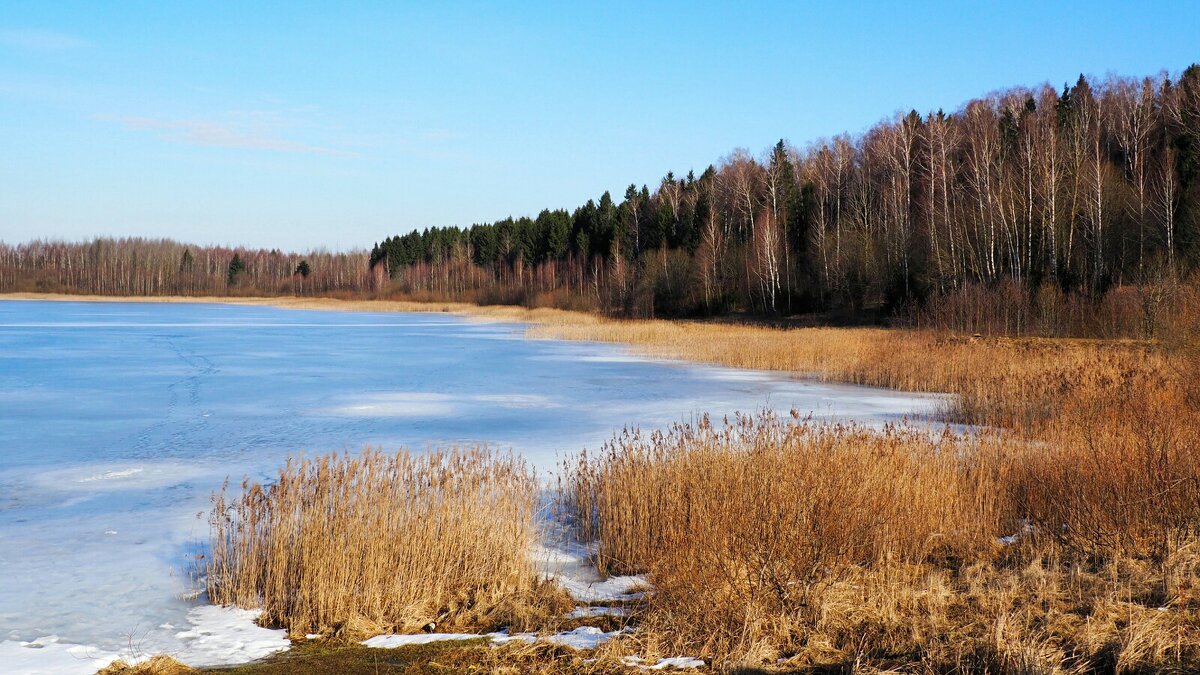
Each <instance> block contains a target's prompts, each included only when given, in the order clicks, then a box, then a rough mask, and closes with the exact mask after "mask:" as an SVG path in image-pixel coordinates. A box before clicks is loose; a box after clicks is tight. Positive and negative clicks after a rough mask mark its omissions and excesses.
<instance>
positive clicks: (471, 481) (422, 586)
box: [207, 449, 557, 637]
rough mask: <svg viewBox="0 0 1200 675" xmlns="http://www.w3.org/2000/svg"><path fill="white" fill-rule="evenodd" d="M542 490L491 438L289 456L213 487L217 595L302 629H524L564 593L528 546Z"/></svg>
mask: <svg viewBox="0 0 1200 675" xmlns="http://www.w3.org/2000/svg"><path fill="white" fill-rule="evenodd" d="M537 489H538V485H537V482H536V480H535V478H534V476H533V474H532V472H531V470H530V469H529V468H528V467H527V466H526V465H525V464H524V462H523V461H521V460H519V459H517V458H515V457H513V456H512V455H511V454H499V453H495V452H491V451H489V450H486V449H467V450H447V451H433V452H430V453H427V454H412V453H408V452H403V451H402V452H398V453H395V454H387V453H383V452H379V451H373V450H367V451H364V452H363V453H362V454H360V455H355V456H351V455H341V456H337V455H328V456H323V457H319V458H316V459H309V460H303V459H301V460H290V461H289V462H288V464H287V465H286V466H285V467H284V468H283V469H282V470H281V471H280V473H279V477H278V480H277V481H276V482H275V483H273V484H271V485H267V486H263V485H259V484H257V483H243V486H242V491H241V493H240V494H239V495H235V496H232V497H227V496H226V494H225V492H224V491H222V493H220V494H218V495H215V496H214V509H213V513H212V520H211V525H212V537H211V541H212V544H211V551H210V555H209V557H208V563H207V578H208V593H209V598H210V599H211V600H212V601H213V602H214V603H219V604H233V605H238V606H242V607H261V608H262V609H263V617H262V621H263V622H264V623H266V624H268V625H276V626H283V627H286V628H287V629H288V630H289V631H290V632H291V633H292V634H301V635H302V634H305V633H321V634H325V635H337V636H343V637H356V636H363V635H368V634H378V633H382V632H390V631H395V632H416V631H419V630H420V629H421V628H422V627H423V626H424V625H426V624H427V623H428V622H430V621H433V622H436V623H437V625H438V626H439V628H457V629H495V628H497V627H499V626H501V625H514V626H515V627H518V628H520V627H523V626H525V625H527V624H530V623H531V622H534V621H536V620H538V619H542V618H545V616H547V615H549V614H551V613H552V610H554V609H555V607H554V604H555V601H556V599H557V596H556V595H555V594H554V593H553V592H552V589H550V588H548V587H547V586H546V585H545V584H543V583H542V582H540V581H539V580H538V579H537V572H536V570H535V569H534V567H533V565H532V563H531V562H530V560H529V556H528V551H529V548H530V545H531V544H532V542H533V540H534V537H535V535H536V532H535V521H534V508H535V500H536V493H537Z"/></svg>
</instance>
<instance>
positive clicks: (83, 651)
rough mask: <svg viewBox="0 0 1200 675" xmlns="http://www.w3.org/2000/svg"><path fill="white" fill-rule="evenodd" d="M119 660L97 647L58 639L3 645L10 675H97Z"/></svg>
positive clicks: (0, 659) (0, 653)
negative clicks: (96, 674)
mask: <svg viewBox="0 0 1200 675" xmlns="http://www.w3.org/2000/svg"><path fill="white" fill-rule="evenodd" d="M118 658H120V656H119V655H118V654H112V653H109V652H105V651H101V650H99V649H95V648H93V647H88V646H85V645H76V644H71V643H69V642H60V641H59V638H58V636H56V635H47V636H45V637H40V638H37V639H35V640H29V641H21V642H18V641H15V640H3V641H0V663H2V664H4V666H3V667H4V672H6V673H23V674H24V675H93V673H95V672H96V671H97V670H100V669H101V668H104V667H106V666H108V665H109V664H110V663H112V662H113V661H116V660H117V659H118Z"/></svg>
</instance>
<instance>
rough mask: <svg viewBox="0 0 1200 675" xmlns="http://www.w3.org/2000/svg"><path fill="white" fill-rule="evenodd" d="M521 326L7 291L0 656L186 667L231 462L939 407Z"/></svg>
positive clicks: (538, 448)
mask: <svg viewBox="0 0 1200 675" xmlns="http://www.w3.org/2000/svg"><path fill="white" fill-rule="evenodd" d="M522 330H523V329H522V327H521V326H519V325H514V324H498V323H478V322H472V321H468V320H465V319H462V318H459V317H454V316H447V315H441V314H384V313H378V314H376V313H343V312H321V311H296V310H284V309H276V308H269V307H252V306H235V305H211V304H140V303H76V302H25V301H0V659H3V658H5V656H4V655H5V654H9V655H12V654H14V653H16V654H19V655H21V656H22V657H23V658H24V657H28V656H31V655H32V654H33V651H32V650H33V649H35V648H36V645H37V644H42V645H43V648H42V649H38V650H37V651H38V653H45V655H46V659H47V664H49V659H50V657H51V656H53V655H57V657H59V658H66V657H64V656H63V652H62V651H61V650H56V649H51V648H47V647H53V646H54V645H55V644H57V643H56V642H54V640H47V639H46V638H47V636H56V638H57V641H58V642H60V643H67V644H74V645H83V646H86V647H85V649H83V650H82V651H87V652H88V653H89V654H90V653H100V652H102V651H112V652H116V651H119V650H122V649H128V648H130V646H131V645H132V646H134V648H135V650H139V649H140V650H141V651H166V652H171V653H181V654H182V655H183V656H184V657H185V660H186V657H187V653H186V652H187V649H188V648H189V646H191V647H194V644H193V643H189V642H188V641H187V640H186V639H185V638H181V637H180V635H185V636H186V634H188V633H189V632H190V633H196V632H197V631H199V632H200V633H203V630H200V629H196V630H189V627H190V626H192V624H195V622H196V621H195V617H196V616H197V614H196V612H194V611H193V612H192V614H191V615H189V611H192V610H194V609H195V607H196V605H197V604H198V602H200V601H198V600H197V599H195V584H194V582H193V581H192V579H191V574H190V573H191V570H192V568H193V558H194V555H195V553H196V551H197V543H198V542H200V541H202V540H204V539H205V538H206V536H207V520H206V515H205V510H206V508H207V506H208V504H209V498H210V495H211V493H212V492H213V490H215V489H218V488H219V487H220V485H221V482H222V481H223V480H224V479H225V477H226V476H229V477H231V478H232V479H233V481H234V482H237V481H240V479H241V478H242V476H244V475H248V476H250V477H251V478H254V479H269V478H271V476H272V475H273V473H274V472H275V471H276V469H277V468H278V466H279V465H280V464H281V463H282V461H283V460H284V458H285V457H286V456H287V455H288V454H289V453H297V452H301V451H304V452H309V453H320V452H325V451H330V450H342V449H348V450H357V449H360V448H362V447H364V446H380V447H383V448H389V449H393V448H398V447H401V446H405V447H409V448H414V449H420V448H425V447H428V446H430V445H432V444H453V443H459V444H463V443H484V442H486V443H489V444H492V445H496V446H500V447H511V448H513V449H514V450H516V451H517V452H520V453H521V454H523V455H524V456H525V457H527V458H528V459H529V460H530V461H531V462H532V463H533V464H534V465H535V466H538V467H539V468H540V469H542V470H546V471H548V470H551V469H553V467H554V465H555V464H556V461H557V457H558V456H560V455H561V454H563V453H570V452H576V451H578V450H579V449H581V448H583V447H589V448H595V447H597V446H599V445H600V444H601V443H602V442H603V441H605V440H607V439H608V438H609V437H611V435H612V434H613V433H614V432H615V431H617V430H619V429H620V428H621V427H623V426H626V425H631V426H632V425H639V426H642V427H643V428H650V427H661V426H666V425H668V424H670V423H672V422H676V421H680V420H685V419H691V418H694V417H695V416H697V415H699V414H701V413H704V412H708V413H711V414H712V415H713V416H714V418H716V417H719V416H721V415H725V414H729V413H732V412H734V411H747V412H749V411H756V410H760V409H762V408H764V407H770V408H774V409H777V410H780V411H786V410H789V409H792V408H795V409H797V410H799V411H801V412H803V413H812V414H813V416H814V417H816V418H836V419H839V420H856V421H861V422H867V423H881V422H885V421H894V420H898V419H900V418H901V417H903V416H905V415H909V414H913V413H916V414H925V413H928V412H929V411H931V410H932V408H933V406H935V405H936V403H937V399H935V398H934V397H927V396H914V395H909V394H901V393H896V392H891V391H884V390H877V389H867V388H862V387H851V386H839V385H826V384H820V383H816V382H810V381H802V380H794V379H789V378H788V377H786V376H784V375H780V374H772V373H763V372H756V371H738V370H732V369H727V368H716V367H707V366H697V365H691V364H683V363H676V362H665V361H656V360H651V359H644V358H640V357H637V356H633V355H631V354H630V353H629V352H628V351H626V350H625V349H623V348H620V347H615V346H612V345H600V344H592V343H579V342H559V341H549V340H528V339H525V338H523V337H522ZM189 621H190V623H189ZM37 639H41V642H39V643H35V644H34V645H30V646H25V647H19V646H17V645H18V644H19V643H20V642H23V641H24V642H28V641H34V640H37ZM14 650H16V651H14ZM75 656H78V654H76V655H75ZM73 658H74V657H73ZM77 660H78V659H77ZM201 660H203V658H201ZM209 660H211V659H209ZM30 662H33V661H30ZM22 663H24V661H22ZM193 665H199V664H198V663H193ZM47 669H48V670H53V668H52V667H50V666H49V665H47ZM81 672H87V671H86V670H81Z"/></svg>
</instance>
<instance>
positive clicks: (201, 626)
mask: <svg viewBox="0 0 1200 675" xmlns="http://www.w3.org/2000/svg"><path fill="white" fill-rule="evenodd" d="M259 614H261V611H260V610H250V609H238V608H236V607H218V606H216V605H205V606H203V607H197V608H195V609H193V610H192V611H190V612H188V623H190V624H192V627H191V628H190V629H188V630H185V631H180V632H178V633H176V634H175V637H176V638H177V639H179V641H180V642H182V643H183V646H182V648H181V650H180V651H179V653H178V654H174V655H172V656H174V657H175V658H176V659H178V660H179V661H182V662H184V663H186V664H188V665H189V666H228V665H233V664H236V663H245V662H247V661H254V660H257V659H261V658H265V657H267V656H270V655H271V654H274V653H275V652H281V651H284V650H286V649H288V648H289V647H291V646H292V644H291V642H289V641H288V639H287V631H286V630H274V629H270V628H263V627H262V626H259V625H258V624H256V623H254V622H255V620H256V619H258V615H259Z"/></svg>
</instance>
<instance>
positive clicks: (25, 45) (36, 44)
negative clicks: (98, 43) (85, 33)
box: [0, 28, 89, 51]
mask: <svg viewBox="0 0 1200 675" xmlns="http://www.w3.org/2000/svg"><path fill="white" fill-rule="evenodd" d="M0 44H2V45H5V46H7V47H15V48H17V49H31V50H37V51H61V50H65V49H78V48H80V47H86V46H88V44H89V43H88V41H87V40H84V39H82V38H79V37H75V36H74V35H68V34H66V33H59V32H57V31H52V30H42V29H39V28H0Z"/></svg>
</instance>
